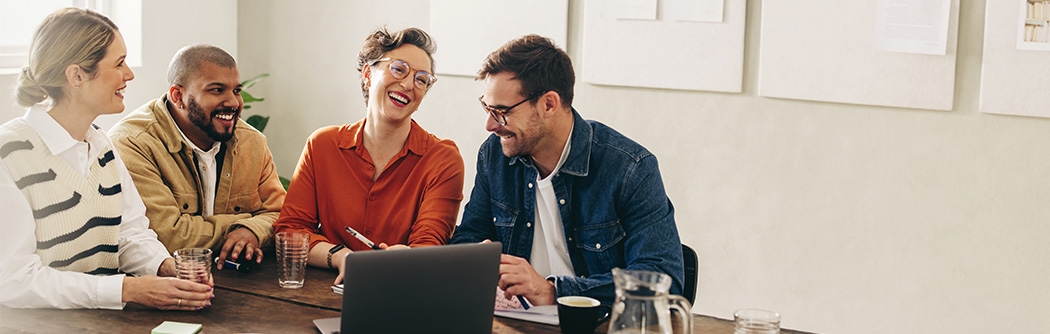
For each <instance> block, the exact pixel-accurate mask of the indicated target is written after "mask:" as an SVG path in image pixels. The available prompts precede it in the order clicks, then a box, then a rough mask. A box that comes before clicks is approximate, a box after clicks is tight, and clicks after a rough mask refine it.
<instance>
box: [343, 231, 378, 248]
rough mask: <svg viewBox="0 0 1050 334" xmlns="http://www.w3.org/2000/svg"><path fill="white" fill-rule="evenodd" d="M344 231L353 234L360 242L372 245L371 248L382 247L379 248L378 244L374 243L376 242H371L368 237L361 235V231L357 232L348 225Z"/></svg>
mask: <svg viewBox="0 0 1050 334" xmlns="http://www.w3.org/2000/svg"><path fill="white" fill-rule="evenodd" d="M346 231H347V232H350V235H352V236H354V238H357V240H361V242H363V243H365V245H367V246H368V247H372V249H374V250H382V248H379V245H376V243H374V242H372V240H368V238H365V236H363V235H361V233H357V231H355V230H354V229H352V228H350V226H347V227H346Z"/></svg>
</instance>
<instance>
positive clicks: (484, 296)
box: [314, 242, 503, 334]
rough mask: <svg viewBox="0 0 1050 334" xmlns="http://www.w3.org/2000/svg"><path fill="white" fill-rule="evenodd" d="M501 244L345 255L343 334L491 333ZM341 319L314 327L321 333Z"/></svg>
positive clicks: (316, 322)
mask: <svg viewBox="0 0 1050 334" xmlns="http://www.w3.org/2000/svg"><path fill="white" fill-rule="evenodd" d="M502 247H503V246H502V245H501V244H500V243H498V242H493V243H487V244H463V245H449V246H436V247H421V248H413V249H407V250H393V251H368V252H355V253H351V254H349V255H347V256H346V267H345V268H347V270H346V274H345V276H344V277H343V311H342V314H341V317H340V319H339V324H340V325H339V330H340V333H342V334H352V333H491V332H492V316H493V308H494V306H495V303H494V302H493V301H494V300H495V299H496V289H495V286H496V281H497V280H498V279H499V262H500V261H499V258H500V250H501V249H502ZM335 320H336V319H334V318H330V319H318V320H315V321H314V323H315V324H316V325H317V326H318V329H320V330H321V332H322V333H330V330H331V329H329V328H322V326H324V327H330V326H331V325H333V324H334V322H335Z"/></svg>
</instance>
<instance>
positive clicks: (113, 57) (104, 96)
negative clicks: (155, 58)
mask: <svg viewBox="0 0 1050 334" xmlns="http://www.w3.org/2000/svg"><path fill="white" fill-rule="evenodd" d="M127 53H128V52H127V47H125V46H124V38H123V37H121V35H120V33H119V32H116V33H115V38H114V39H113V42H112V43H110V45H109V47H108V48H107V49H106V56H105V57H103V58H102V60H100V61H99V62H98V67H97V69H96V70H95V73H94V75H92V76H91V77H90V78H89V79H87V80H85V81H84V82H83V85H82V88H81V89H80V90H79V92H77V94H78V95H79V100H80V101H83V103H84V104H86V105H87V108H86V109H88V110H94V111H95V114H96V115H104V114H119V113H120V112H123V111H124V90H125V89H126V88H127V87H128V85H127V82H128V81H131V79H134V78H135V73H133V72H132V71H131V68H129V67H128V65H127V64H126V63H125V62H124V58H125V56H126V55H127Z"/></svg>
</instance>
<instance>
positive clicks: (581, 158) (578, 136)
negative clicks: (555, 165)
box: [509, 108, 594, 177]
mask: <svg viewBox="0 0 1050 334" xmlns="http://www.w3.org/2000/svg"><path fill="white" fill-rule="evenodd" d="M572 124H573V125H572V134H571V135H570V136H569V140H571V141H572V144H571V145H570V146H571V147H572V149H570V150H569V157H568V158H566V159H565V163H564V164H562V165H561V169H559V170H557V171H555V172H558V173H565V174H569V175H573V176H578V177H585V176H587V173H588V171H589V170H590V165H591V140H592V138H593V137H594V129H592V128H591V124H590V123H587V121H585V120H583V117H582V116H580V113H579V112H576V108H572ZM518 160H521V162H522V163H524V164H526V165H528V166H532V167H533V168H535V166H533V164H532V158H530V157H528V156H517V157H515V158H514V159H510V163H509V164H511V165H513V164H514V163H515V162H517V161H518Z"/></svg>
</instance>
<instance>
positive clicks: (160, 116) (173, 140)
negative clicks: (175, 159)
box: [146, 93, 243, 153]
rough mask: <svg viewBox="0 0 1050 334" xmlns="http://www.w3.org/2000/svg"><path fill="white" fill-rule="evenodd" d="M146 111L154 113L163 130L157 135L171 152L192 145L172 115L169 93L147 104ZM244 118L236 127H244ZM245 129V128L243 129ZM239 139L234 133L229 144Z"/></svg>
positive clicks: (176, 151)
mask: <svg viewBox="0 0 1050 334" xmlns="http://www.w3.org/2000/svg"><path fill="white" fill-rule="evenodd" d="M146 111H147V112H149V113H151V114H153V118H154V119H155V120H156V121H157V126H159V127H160V129H161V131H158V132H157V137H159V138H160V140H161V141H162V142H164V146H165V147H167V149H168V152H169V153H178V152H182V150H184V149H187V148H189V147H191V146H190V145H189V143H187V142H186V139H185V136H183V135H182V131H181V130H179V126H178V125H176V124H175V119H174V118H172V117H171V110H168V93H164V95H163V96H161V97H160V98H159V99H156V100H153V101H150V103H149V104H147V105H146ZM242 122H243V121H242V120H238V121H237V125H235V127H237V128H242V126H241V123H242ZM241 130H242V131H243V129H241ZM236 141H237V135H236V134H234V136H233V138H231V139H230V140H229V141H228V142H227V144H228V145H232V144H233V143H235V142H236Z"/></svg>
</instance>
